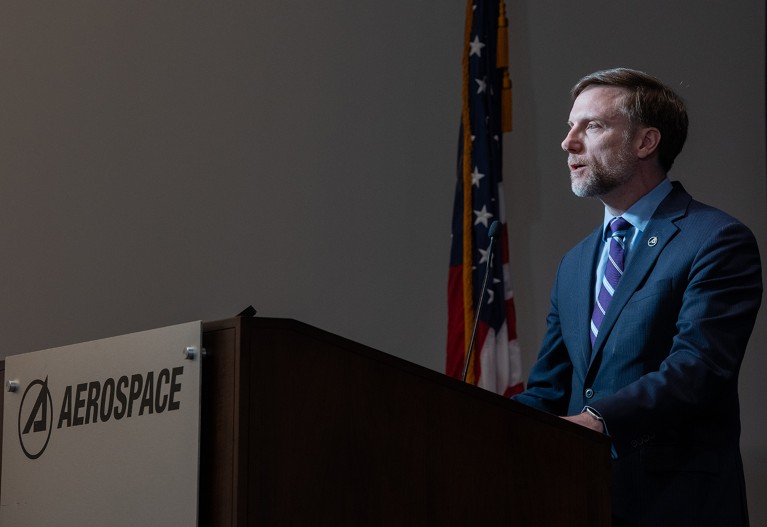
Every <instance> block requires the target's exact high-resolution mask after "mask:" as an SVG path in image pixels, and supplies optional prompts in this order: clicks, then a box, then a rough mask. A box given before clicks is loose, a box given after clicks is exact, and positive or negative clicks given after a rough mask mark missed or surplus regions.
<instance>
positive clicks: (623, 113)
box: [515, 68, 762, 527]
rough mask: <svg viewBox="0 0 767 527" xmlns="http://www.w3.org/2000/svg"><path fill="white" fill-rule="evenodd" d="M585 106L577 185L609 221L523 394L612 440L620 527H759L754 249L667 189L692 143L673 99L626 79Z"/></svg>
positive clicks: (582, 89) (582, 258) (580, 251)
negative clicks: (753, 453) (744, 433)
mask: <svg viewBox="0 0 767 527" xmlns="http://www.w3.org/2000/svg"><path fill="white" fill-rule="evenodd" d="M572 96H573V101H574V102H573V107H572V111H571V113H570V119H569V127H570V129H569V132H568V134H567V136H566V137H565V139H564V141H563V142H562V148H563V149H564V150H565V151H566V152H567V153H568V165H569V167H570V179H571V183H572V190H573V192H574V193H575V194H576V195H578V196H581V197H596V198H599V200H601V201H602V203H603V204H604V207H605V220H604V223H603V225H601V226H600V227H599V228H598V229H596V230H595V231H594V232H593V233H592V234H591V235H590V236H589V237H587V238H586V239H584V240H583V241H581V242H580V243H579V244H578V245H576V246H575V248H573V249H572V250H570V251H569V252H568V253H567V254H566V255H565V256H564V258H563V259H562V261H561V263H560V266H559V270H558V272H557V276H556V281H555V283H554V287H553V289H552V293H551V309H550V312H549V315H548V318H547V323H548V328H547V331H546V335H545V337H544V339H543V343H542V346H541V350H540V354H539V356H538V360H537V362H536V364H535V365H534V367H533V369H532V371H531V374H530V378H529V380H528V388H527V390H526V391H525V392H523V393H522V394H520V395H518V396H516V397H515V399H516V400H517V401H520V402H522V403H524V404H526V405H529V406H533V407H535V408H538V409H541V410H544V411H546V412H550V413H553V414H556V415H561V416H564V418H565V419H567V420H569V421H572V422H574V423H577V424H579V425H582V426H585V427H588V428H591V429H593V430H596V431H599V432H602V433H605V434H607V435H608V436H609V437H610V439H611V441H612V450H613V485H612V492H613V518H614V520H613V521H614V525H616V526H620V525H631V526H634V525H636V526H645V525H647V526H653V527H661V526H674V527H680V526H687V525H689V526H695V527H701V526H725V525H726V526H741V525H748V512H747V508H746V493H745V483H744V477H743V467H742V462H741V457H740V450H739V436H740V417H739V406H738V391H737V380H738V371H739V369H740V364H741V361H742V359H743V354H744V352H745V349H746V344H747V342H748V339H749V337H750V335H751V331H752V329H753V326H754V321H755V318H756V314H757V311H758V309H759V305H760V303H761V296H762V283H761V263H760V258H759V252H758V248H757V244H756V240H755V239H754V236H753V234H752V233H751V232H750V231H749V229H748V228H746V227H745V226H744V225H743V224H741V223H740V222H738V221H737V220H735V219H734V218H732V217H730V216H728V215H727V214H725V213H724V212H721V211H719V210H717V209H714V208H712V207H709V206H706V205H703V204H701V203H699V202H697V201H695V200H693V199H692V198H691V197H690V195H689V194H688V193H687V192H686V191H685V190H684V188H683V187H682V185H681V184H679V183H671V182H670V181H669V180H668V179H667V177H666V174H667V172H668V171H669V169H670V168H671V166H672V164H673V162H674V159H675V158H676V156H677V154H678V153H679V152H680V151H681V149H682V146H683V145H684V142H685V139H686V136H687V112H686V109H685V105H684V103H683V101H682V100H681V99H680V98H679V97H678V96H677V95H676V94H675V93H674V92H673V91H672V90H671V89H669V88H668V87H666V86H664V85H663V84H662V83H661V82H660V81H658V80H657V79H655V78H654V77H651V76H649V75H647V74H645V73H642V72H639V71H634V70H628V69H622V68H621V69H614V70H607V71H601V72H597V73H594V74H592V75H589V76H587V77H585V78H583V79H581V81H580V82H578V84H576V86H575V87H574V88H573V91H572ZM614 218H622V219H621V220H617V221H615V222H613V219H614ZM564 491H565V492H566V490H564Z"/></svg>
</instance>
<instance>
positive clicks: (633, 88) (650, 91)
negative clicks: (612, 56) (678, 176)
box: [570, 68, 688, 172]
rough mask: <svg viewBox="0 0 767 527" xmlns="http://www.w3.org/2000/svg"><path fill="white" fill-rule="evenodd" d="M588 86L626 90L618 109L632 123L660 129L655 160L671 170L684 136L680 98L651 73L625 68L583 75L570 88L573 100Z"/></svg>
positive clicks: (684, 129)
mask: <svg viewBox="0 0 767 527" xmlns="http://www.w3.org/2000/svg"><path fill="white" fill-rule="evenodd" d="M590 86H617V87H619V88H624V89H626V90H628V92H629V93H628V95H627V96H626V97H624V99H623V102H622V108H621V110H622V111H623V112H624V113H625V114H626V115H627V116H628V118H629V122H630V123H631V124H632V126H633V127H637V126H652V127H654V128H657V129H658V130H660V136H661V139H660V144H659V145H658V160H659V161H660V164H661V166H662V167H663V169H664V170H665V171H666V172H668V171H669V170H671V166H672V165H673V164H674V159H676V156H677V155H679V152H681V151H682V147H683V146H684V142H685V140H686V139H687V125H688V120H687V109H686V107H685V104H684V101H683V100H682V98H681V97H679V95H677V94H676V93H675V92H674V91H673V90H672V89H671V88H669V87H668V86H666V85H665V84H663V83H662V82H661V81H660V80H658V79H657V78H655V77H653V76H652V75H648V74H647V73H644V72H642V71H637V70H631V69H627V68H615V69H610V70H602V71H597V72H595V73H592V74H591V75H587V76H585V77H583V78H582V79H581V80H579V81H578V83H577V84H576V85H575V86H573V89H572V90H571V92H570V93H571V95H572V98H573V100H575V99H576V98H577V97H578V95H580V94H581V92H583V91H584V90H585V89H586V88H588V87H590Z"/></svg>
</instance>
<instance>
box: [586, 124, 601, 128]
mask: <svg viewBox="0 0 767 527" xmlns="http://www.w3.org/2000/svg"><path fill="white" fill-rule="evenodd" d="M586 128H587V129H593V128H599V125H598V124H597V123H589V124H587V125H586Z"/></svg>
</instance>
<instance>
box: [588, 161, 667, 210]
mask: <svg viewBox="0 0 767 527" xmlns="http://www.w3.org/2000/svg"><path fill="white" fill-rule="evenodd" d="M665 178H666V174H665V173H663V172H662V171H653V172H650V173H642V172H638V173H636V174H635V175H634V176H632V178H631V179H630V180H629V181H627V182H626V183H625V184H624V185H622V186H621V187H620V188H617V189H614V190H612V191H611V192H608V193H607V194H604V195H602V196H599V199H600V200H601V201H602V203H604V205H605V207H606V208H607V210H608V211H609V212H610V214H612V215H613V216H620V215H621V214H623V213H624V212H626V211H627V210H628V209H629V208H630V207H631V206H632V205H633V204H634V203H636V202H637V201H639V200H640V199H641V198H642V196H644V195H645V194H647V193H648V192H650V191H651V190H652V189H654V188H655V187H657V186H658V184H660V182H661V181H663V180H664V179H665Z"/></svg>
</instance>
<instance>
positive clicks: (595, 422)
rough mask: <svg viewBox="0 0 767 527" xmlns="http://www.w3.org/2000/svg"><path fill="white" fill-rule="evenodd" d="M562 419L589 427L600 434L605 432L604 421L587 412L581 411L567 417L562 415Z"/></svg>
mask: <svg viewBox="0 0 767 527" xmlns="http://www.w3.org/2000/svg"><path fill="white" fill-rule="evenodd" d="M562 419H565V420H567V421H570V422H571V423H575V424H577V425H581V426H584V427H586V428H590V429H591V430H594V431H596V432H599V433H600V434H603V433H604V432H605V425H604V423H603V422H602V421H600V420H599V419H597V418H596V417H594V416H593V415H590V414H589V413H587V412H582V413H580V414H578V415H570V416H568V417H562Z"/></svg>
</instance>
